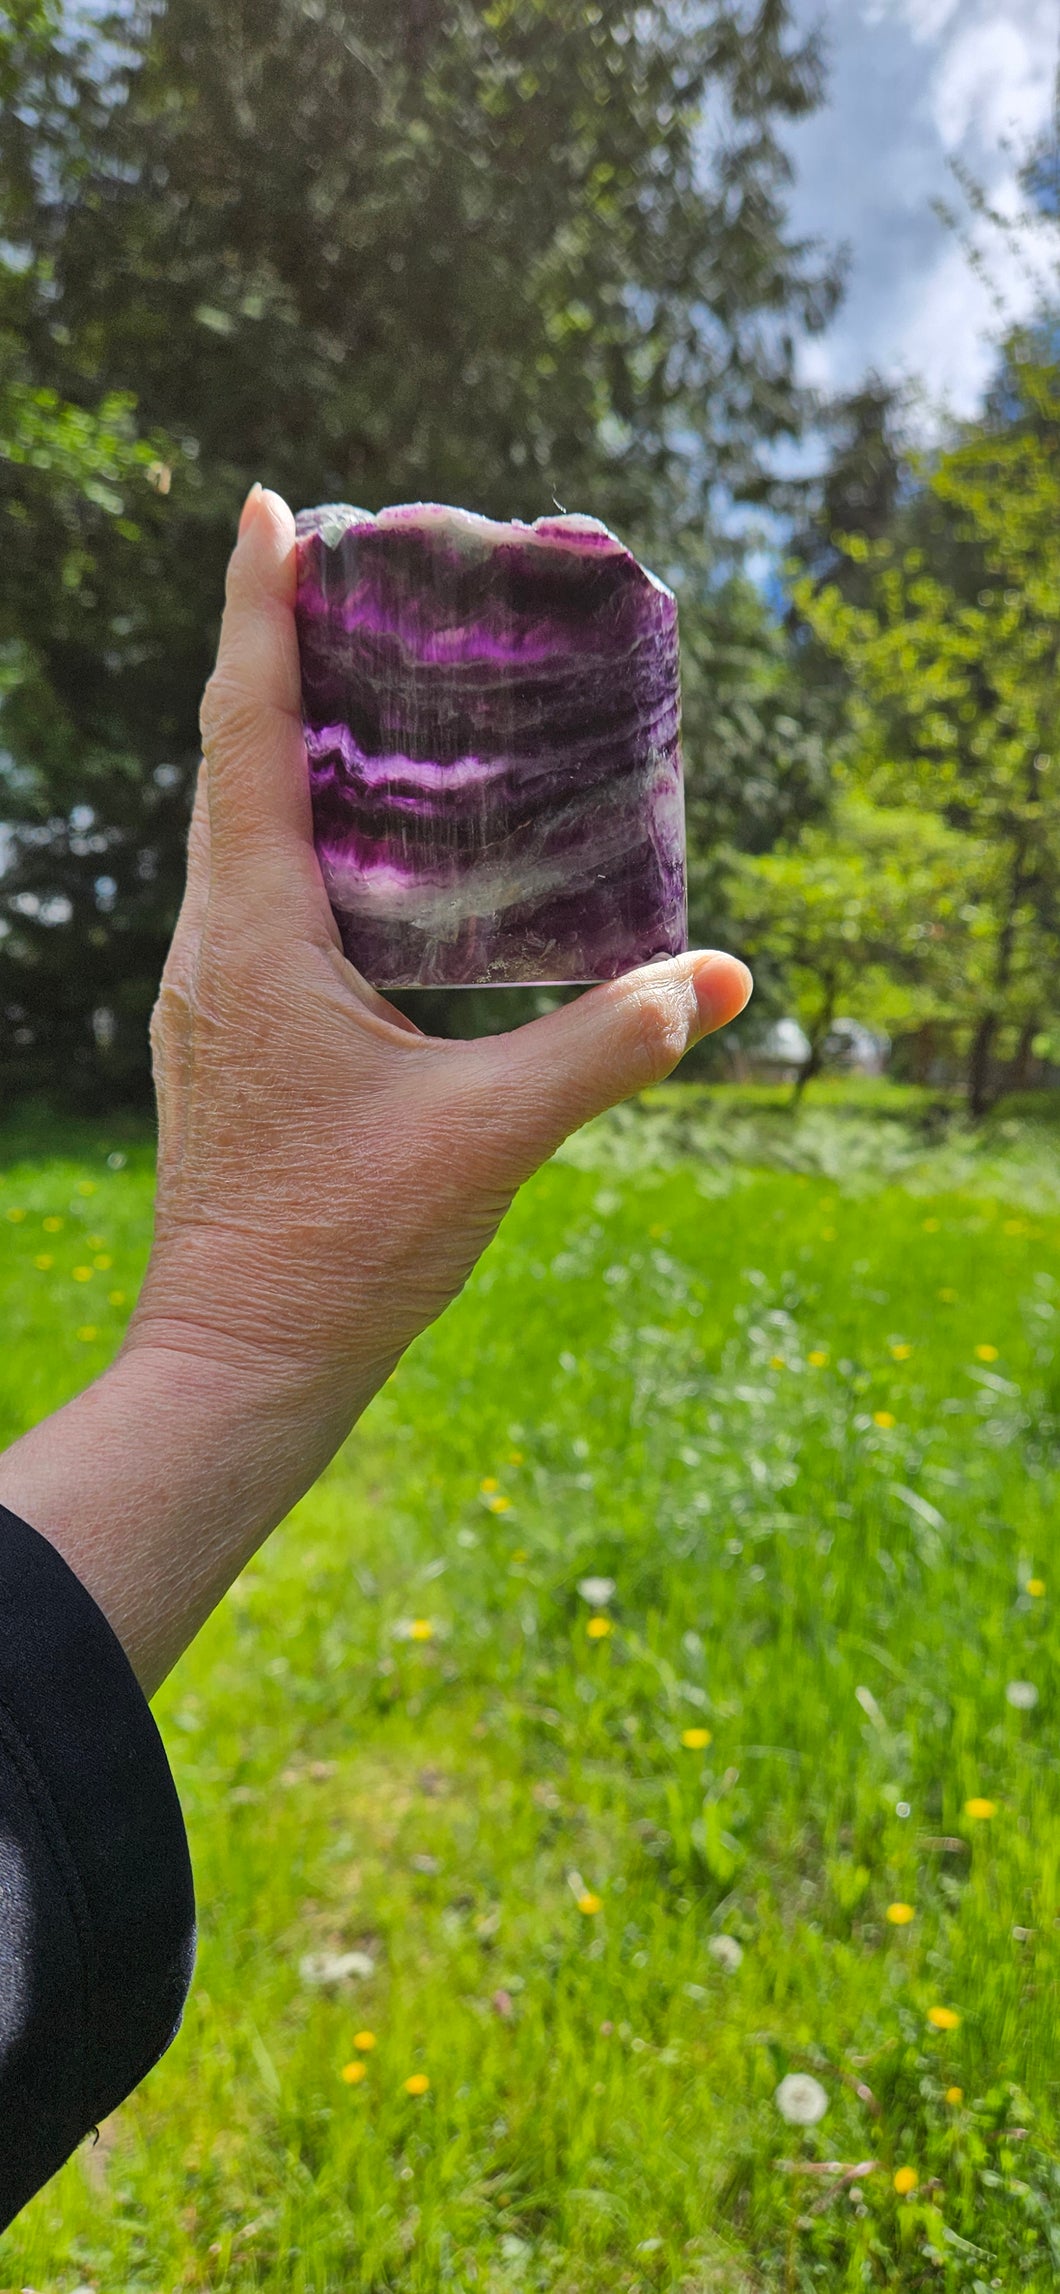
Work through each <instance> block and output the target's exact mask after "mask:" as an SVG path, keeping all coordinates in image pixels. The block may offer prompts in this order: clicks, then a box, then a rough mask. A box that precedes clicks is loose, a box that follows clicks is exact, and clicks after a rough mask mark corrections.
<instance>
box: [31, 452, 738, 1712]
mask: <svg viewBox="0 0 1060 2294" xmlns="http://www.w3.org/2000/svg"><path fill="white" fill-rule="evenodd" d="M294 595H295V539H294V520H293V518H292V515H291V512H290V510H289V509H288V508H287V506H286V504H285V503H284V502H283V501H281V499H280V498H279V496H278V495H276V494H272V493H262V492H261V491H260V490H257V489H256V490H255V492H254V493H253V494H252V495H251V496H250V497H249V498H248V501H247V504H246V507H245V509H244V513H243V518H242V521H241V526H240V536H239V540H238V543H237V546H236V549H235V551H234V553H233V556H232V559H231V562H230V565H229V569H228V580H227V597H226V605H225V612H224V619H223V623H222V629H221V639H220V647H219V651H218V657H217V666H216V668H215V670H214V673H213V675H212V677H211V678H210V681H209V684H208V686H207V689H206V693H205V697H204V700H203V707H202V720H201V722H202V740H203V753H204V760H205V761H204V764H203V768H202V771H201V774H200V780H199V788H198V793H197V797H196V803H195V810H194V816H193V821H192V829H191V838H190V848H189V866H188V882H187V891H186V895H185V900H184V905H183V907H182V910H181V914H180V919H179V922H178V925H177V930H176V934H175V937H174V940H173V945H172V948H171V950H170V954H169V958H168V961H167V963H166V967H165V972H164V975H163V980H162V986H161V992H160V995H159V999H158V1004H157V1007H156V1011H155V1015H154V1019H153V1022H152V1045H153V1052H154V1066H155V1081H156V1089H157V1094H158V1105H159V1130H160V1138H159V1168H158V1195H157V1207H156V1226H155V1242H154V1248H153V1251H152V1254H151V1261H150V1265H149V1267H148V1270H147V1275H146V1278H145V1281H144V1285H143V1290H142V1293H141V1297H140V1301H139V1304H138V1306H137V1309H136V1313H135V1315H134V1317H133V1320H132V1323H131V1325H130V1330H129V1333H128V1338H127V1341H126V1348H125V1351H124V1355H123V1357H122V1358H121V1361H120V1362H119V1364H118V1365H116V1366H115V1372H113V1373H110V1374H108V1375H111V1376H114V1375H116V1374H117V1372H118V1371H119V1370H121V1369H122V1365H123V1364H124V1368H125V1377H126V1380H127V1381H131V1385H128V1384H127V1388H126V1391H127V1392H128V1393H129V1394H130V1395H133V1394H136V1393H139V1394H140V1395H141V1397H143V1399H144V1401H146V1397H147V1396H148V1395H149V1394H150V1393H151V1391H152V1381H156V1382H160V1385H161V1387H163V1388H165V1390H166V1391H167V1392H171V1391H172V1389H173V1384H174V1381H175V1382H176V1385H177V1387H178V1388H183V1389H185V1390H186V1391H187V1392H188V1395H189V1399H190V1401H191V1404H192V1414H193V1417H194V1419H195V1422H194V1423H193V1424H191V1425H190V1426H189V1428H188V1435H187V1439H188V1440H189V1441H190V1442H191V1443H192V1444H193V1445H194V1447H195V1451H196V1470H195V1474H194V1475H193V1479H194V1480H195V1483H196V1488H197V1490H198V1500H197V1503H198V1506H199V1509H200V1510H199V1512H198V1522H197V1528H196V1530H195V1531H194V1532H192V1531H191V1530H190V1529H187V1528H186V1531H185V1536H184V1541H183V1543H182V1545H181V1549H180V1560H179V1569H178V1580H179V1581H178V1583H177V1585H176V1586H174V1585H173V1584H172V1583H169V1585H168V1587H167V1585H165V1584H163V1585H162V1586H161V1587H156V1591H155V1594H154V1596H153V1597H152V1598H150V1599H149V1598H146V1597H145V1594H144V1592H143V1590H142V1589H141V1590H140V1591H139V1592H138V1593H136V1594H135V1597H134V1596H133V1588H132V1587H131V1586H130V1584H129V1582H128V1575H127V1572H125V1574H124V1576H123V1583H122V1587H120V1588H119V1589H118V1591H117V1593H115V1591H114V1590H113V1588H112V1587H111V1585H110V1581H109V1580H106V1579H105V1582H106V1587H107V1590H108V1591H109V1592H110V1608H111V1614H112V1620H114V1619H115V1618H116V1616H120V1617H121V1619H122V1620H123V1622H124V1633H125V1636H128V1635H129V1633H130V1632H131V1633H132V1636H133V1639H134V1640H135V1642H136V1645H137V1649H138V1651H139V1652H141V1654H142V1652H143V1648H144V1644H145V1642H146V1644H148V1645H149V1652H150V1653H149V1655H148V1656H147V1658H146V1659H145V1660H144V1661H145V1664H146V1670H147V1671H148V1672H150V1673H151V1674H152V1676H153V1675H154V1673H155V1672H157V1669H158V1666H159V1664H161V1665H162V1668H163V1669H165V1665H166V1664H168V1663H169V1662H171V1661H172V1658H173V1656H174V1655H175V1654H176V1653H177V1651H178V1650H179V1648H180V1647H182V1646H183V1645H184V1643H185V1642H186V1640H187V1639H188V1638H190V1635H191V1633H192V1632H193V1631H194V1630H195V1628H196V1626H197V1624H198V1623H199V1622H200V1621H201V1618H202V1617H203V1616H204V1615H205V1614H207V1612H208V1610H209V1608H211V1607H212V1606H213V1604H214V1602H215V1601H216V1600H217V1599H219V1598H220V1595H221V1593H222V1592H223V1591H224V1590H225V1587H226V1586H227V1585H228V1584H229V1583H230V1582H231V1579H232V1577H233V1576H234V1575H235V1574H236V1573H237V1571H238V1569H239V1568H240V1567H241V1566H242V1563H243V1561H244V1560H245V1559H246V1558H247V1555H248V1554H249V1553H250V1552H251V1551H253V1549H254V1547H255V1545H256V1544H257V1543H259V1542H260V1539H261V1537H262V1536H264V1535H265V1534H266V1533H267V1531H268V1529H269V1528H271V1527H272V1526H273V1525H274V1524H275V1522H276V1521H277V1520H278V1519H280V1518H281V1516H282V1514H283V1513H285V1512H286V1511H288V1510H289V1508H290V1506H291V1505H292V1504H293V1503H294V1501H295V1499H296V1498H297V1497H298V1496H299V1495H301V1494H302V1492H303V1490H304V1489H306V1488H307V1487H308V1486H309V1484H310V1482H311V1481H312V1480H314V1479H315V1477H316V1475H317V1474H318V1473H319V1472H320V1471H321V1469H322V1467H323V1465H324V1464H325V1463H326V1461H327V1458H328V1457H329V1456H330V1455H332V1454H333V1452H334V1450H335V1449H336V1448H337V1447H338V1444H339V1443H340V1442H341V1441H342V1440H343V1439H344V1437H345V1435H346V1434H347V1433H348V1431H349V1429H350V1426H351V1425H352V1424H353V1422H354V1420H355V1418H356V1417H357V1416H358V1415H359V1413H360V1411H361V1410H363V1409H364V1407H365V1405H366V1404H367V1402H368V1401H369V1400H370V1399H371V1396H372V1395H373V1393H375V1392H376V1390H377V1389H378V1387H379V1386H380V1384H381V1383H382V1381H383V1380H384V1379H385V1378H386V1377H387V1375H388V1374H389V1372H390V1371H391V1369H392V1368H393V1366H394V1364H395V1363H396V1362H397V1360H398V1358H399V1356H400V1355H401V1353H402V1351H403V1350H404V1348H405V1347H406V1346H407V1345H408V1344H409V1342H410V1340H411V1339H413V1338H414V1337H415V1336H416V1335H417V1333H418V1332H419V1331H421V1330H422V1329H424V1327H425V1326H426V1325H427V1324H428V1323H429V1322H431V1321H432V1320H433V1319H434V1318H435V1316H436V1315H438V1314H440V1313H441V1312H442V1310H443V1308H444V1307H445V1306H446V1305H447V1304H448V1302H449V1300H450V1299H452V1298H453V1297H454V1296H455V1295H456V1293H457V1292H458V1291H459V1290H460V1288H461V1286H462V1284H463V1283H464V1282H465V1281H466V1279H467V1276H468V1274H469V1272H470V1270H471V1268H472V1267H473V1266H474V1264H475V1261H476V1260H477V1258H478V1257H479V1255H480V1253H481V1252H482V1250H483V1249H484V1248H485V1246H486V1244H487V1243H488V1242H489V1240H490V1238H491V1236H492V1235H493V1234H494V1233H495V1232H496V1229H497V1227H498V1225H499V1223H500V1220H501V1218H502V1217H503V1215H504V1212H505V1210H506V1209H507V1206H508V1204H509V1203H510V1202H511V1199H512V1196H513V1195H514V1193H515V1192H516V1189H517V1188H518V1187H519V1185H520V1184H521V1182H522V1181H523V1180H524V1179H526V1178H527V1177H529V1175H530V1173H531V1172H533V1171H534V1170H535V1169H536V1168H537V1167H538V1165H539V1164H540V1163H541V1162H543V1161H544V1160H545V1158H546V1157H547V1156H549V1155H550V1154H551V1153H552V1152H553V1151H554V1149H555V1148H556V1147H557V1146H558V1145H559V1144H560V1142H561V1141H562V1140H563V1139H564V1138H565V1137H566V1136H567V1134H568V1133H569V1132H571V1131H573V1130H574V1129H575V1128H576V1127H577V1126H578V1125H579V1124H582V1123H584V1122H585V1121H586V1120H587V1119H588V1118H589V1117H590V1116H593V1115H595V1114H597V1113H599V1112H600V1111H601V1110H602V1109H604V1108H605V1107H609V1106H611V1105H613V1104H614V1103H615V1102H616V1101H618V1100H621V1099H624V1098H626V1097H628V1096H629V1095H630V1094H631V1093H633V1092H636V1091H639V1090H641V1089H642V1088H643V1087H644V1086H645V1085H647V1084H651V1083H656V1082H658V1081H660V1079H661V1078H662V1077H663V1076H665V1075H667V1074H668V1073H669V1072H670V1070H671V1069H672V1068H673V1067H674V1066H675V1064H676V1062H677V1061H678V1060H679V1059H680V1057H681V1055H682V1053H683V1052H685V1051H686V1050H687V1049H688V1047H689V1045H690V1044H692V1043H695V1042H696V1041H697V1040H698V1038H699V1037H700V1036H702V1035H705V1034H707V1033H709V1032H710V1030H711V1029H713V1028H717V1027H720V1026H722V1025H724V1023H725V1022H726V1021H727V1020H730V1019H732V1018H734V1017H735V1015H736V1014H737V1013H738V1012H739V1011H740V1010H742V1008H743V1006H744V1004H745V1003H746V1001H747V997H748V995H749V994H750V988H751V982H750V975H749V973H748V972H747V970H746V968H745V966H744V965H742V964H740V963H738V962H737V961H736V960H735V959H734V958H733V957H731V956H725V955H717V954H710V953H700V954H690V955H686V956H679V957H675V958H673V959H671V960H669V961H667V962H665V963H660V964H652V965H650V966H647V967H645V968H643V969H641V970H639V971H636V972H632V973H629V974H627V975H626V976H625V977H624V978H622V979H619V980H614V981H611V982H609V983H608V984H607V985H605V986H602V987H597V988H593V989H591V990H590V991H589V992H588V993H587V994H585V995H584V996H582V997H580V998H579V999H578V1000H577V1001H576V1002H574V1003H572V1004H568V1005H565V1006H563V1007H561V1008H559V1009H557V1010H555V1011H553V1012H551V1013H549V1014H547V1015H546V1016H545V1017H543V1018H541V1019H538V1020H535V1021H533V1022H532V1023H531V1024H530V1025H528V1026H526V1027H523V1028H519V1029H516V1030H515V1031H514V1032H512V1033H510V1034H506V1035H496V1036H488V1037H484V1038H482V1039H480V1040H478V1041H474V1042H445V1041H441V1040H439V1039H436V1038H432V1037H429V1036H424V1035H422V1034H421V1033H420V1031H419V1030H418V1029H417V1028H416V1027H415V1025H414V1023H413V1022H412V1021H411V1020H409V1019H407V1018H405V1017H404V1016H403V1015H402V1014H401V1013H399V1012H397V1011H395V1010H394V1008H393V1007H392V1006H391V1005H390V1004H388V1003H387V1002H385V1000H384V999H383V997H382V996H380V995H378V994H377V993H376V992H375V990H374V989H372V988H371V987H369V986H368V984H367V983H366V982H365V981H364V980H362V979H361V977H360V976H359V974H358V973H357V972H356V971H355V970H354V969H353V968H352V966H351V965H350V964H349V963H348V962H347V961H346V959H345V957H344V956H343V953H342V949H341V945H340V942H339V936H338V932H337V930H336V927H335V923H334V920H333V917H332V914H331V910H330V907H329V904H328V900H327V896H326V893H325V890H324V885H323V881H322V878H321V875H320V871H319V868H318V865H317V861H316V855H315V852H314V848H313V837H312V820H311V812H310V799H309V784H308V775H307V771H306V764H305V752H304V744H303V737H302V728H301V714H300V678H299V662H298V645H297V636H296V630H295V621H294ZM196 1393H199V1394H204V1393H206V1394H209V1396H210V1397H211V1399H210V1404H209V1411H210V1413H211V1414H212V1418H213V1424H212V1426H210V1425H205V1424H204V1423H203V1420H202V1417H201V1414H200V1413H201V1403H199V1404H196V1403H195V1400H194V1397H195V1395H196ZM226 1397H227V1398H228V1400H227V1406H226ZM141 1406H143V1403H142V1405H141ZM147 1406H148V1407H149V1405H147ZM248 1437H249V1446H248ZM31 1439H32V1437H31ZM136 1439H137V1441H139V1442H140V1443H141V1444H142V1443H143V1442H144V1441H150V1439H151V1430H150V1428H149V1427H148V1426H147V1425H146V1424H145V1425H144V1426H143V1427H142V1428H141V1430H140V1431H139V1433H138V1434H137V1436H136ZM211 1443H212V1444H213V1445H214V1446H215V1448H219V1450H220V1452H221V1453H223V1454H220V1455H218V1456H216V1457H215V1458H214V1459H213V1462H212V1465H211V1464H210V1461H209V1458H208V1457H206V1458H205V1459H204V1455H203V1452H204V1446H205V1449H206V1451H208V1450H209V1446H210V1444H211ZM22 1446H24V1445H20V1447H22ZM11 1455H13V1456H14V1455H17V1453H11ZM263 1469H264V1470H263ZM5 1488H6V1484H5V1481H4V1477H3V1474H2V1473H0V1497H2V1496H3V1495H4V1492H5ZM7 1502H8V1503H10V1504H15V1503H16V1500H15V1499H14V1498H10V1497H9V1498H8V1499H7ZM172 1502H173V1501H172V1500H171V1501H170V1503H171V1504H172ZM204 1505H205V1507H206V1509H207V1511H206V1515H205V1525H204V1515H203V1512H202V1510H201V1509H202V1507H203V1506H204ZM25 1510H26V1513H27V1518H28V1519H29V1520H31V1521H35V1519H36V1516H35V1514H34V1512H33V1511H32V1510H30V1507H29V1505H28V1504H27V1506H26V1508H25ZM53 1510H54V1509H53ZM176 1510H177V1511H178V1512H179V1513H181V1514H182V1516H183V1515H186V1514H187V1513H188V1511H189V1507H188V1504H187V1503H185V1504H184V1505H183V1507H181V1506H180V1505H179V1504H178V1505H177V1509H176ZM36 1525H37V1526H38V1527H46V1526H47V1525H46V1523H44V1522H41V1521H38V1522H37V1524H36ZM189 1537H194V1538H196V1539H197V1543H195V1544H194V1545H189V1543H188V1538H189ZM57 1542H59V1540H57ZM80 1550H81V1549H80V1548H79V1551H80ZM169 1551H170V1548H169V1545H168V1544H166V1542H165V1540H163V1557H164V1555H165V1554H168V1553H169ZM75 1566H81V1564H79V1563H78V1562H75ZM82 1574H84V1569H83V1567H82ZM161 1574H162V1576H163V1577H164V1578H169V1579H172V1575H173V1569H172V1564H171V1563H170V1565H168V1566H167V1567H166V1568H165V1569H163V1571H162V1573H161ZM104 1578H105V1573H104ZM99 1597H100V1595H99V1594H98V1593H97V1598H99ZM130 1601H131V1604H132V1610H133V1618H132V1621H131V1622H130V1618H129V1606H130ZM103 1605H104V1606H105V1607H106V1606H107V1605H108V1604H107V1601H106V1600H104V1603H103ZM118 1629H119V1630H120V1631H121V1630H122V1629H123V1627H122V1625H120V1624H119V1626H118ZM128 1645H129V1643H128V1638H127V1646H128Z"/></svg>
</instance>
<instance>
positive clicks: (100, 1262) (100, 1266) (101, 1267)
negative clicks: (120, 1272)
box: [92, 1251, 114, 1274]
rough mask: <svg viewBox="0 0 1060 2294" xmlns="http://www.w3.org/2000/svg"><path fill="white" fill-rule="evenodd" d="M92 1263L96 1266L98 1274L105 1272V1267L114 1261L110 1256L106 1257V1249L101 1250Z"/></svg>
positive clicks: (111, 1264) (110, 1265)
mask: <svg viewBox="0 0 1060 2294" xmlns="http://www.w3.org/2000/svg"><path fill="white" fill-rule="evenodd" d="M92 1264H93V1266H94V1267H95V1268H96V1271H97V1273H98V1274H106V1272H107V1268H108V1267H112V1266H113V1264H114V1261H113V1259H112V1258H110V1257H108V1254H107V1252H106V1251H101V1252H100V1254H99V1257H98V1258H94V1259H93V1261H92Z"/></svg>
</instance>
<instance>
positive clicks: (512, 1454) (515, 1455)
mask: <svg viewBox="0 0 1060 2294" xmlns="http://www.w3.org/2000/svg"><path fill="white" fill-rule="evenodd" d="M522 1463H523V1452H522V1450H509V1452H508V1464H509V1465H510V1466H521V1465H522Z"/></svg>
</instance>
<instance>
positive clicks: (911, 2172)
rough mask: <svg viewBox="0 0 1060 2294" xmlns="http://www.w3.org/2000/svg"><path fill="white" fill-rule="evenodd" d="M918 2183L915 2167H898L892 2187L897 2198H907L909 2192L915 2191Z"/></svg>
mask: <svg viewBox="0 0 1060 2294" xmlns="http://www.w3.org/2000/svg"><path fill="white" fill-rule="evenodd" d="M918 2181H919V2176H918V2175H917V2171H916V2168H915V2167H899V2168H898V2169H897V2171H896V2173H895V2177H894V2187H895V2190H896V2191H897V2193H898V2196H899V2198H908V2197H909V2193H910V2191H914V2190H915V2189H916V2186H917V2182H918Z"/></svg>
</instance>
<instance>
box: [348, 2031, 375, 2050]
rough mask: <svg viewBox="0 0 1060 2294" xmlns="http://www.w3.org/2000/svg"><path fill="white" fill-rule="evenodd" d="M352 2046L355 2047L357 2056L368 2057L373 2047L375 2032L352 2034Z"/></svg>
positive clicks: (356, 2032)
mask: <svg viewBox="0 0 1060 2294" xmlns="http://www.w3.org/2000/svg"><path fill="white" fill-rule="evenodd" d="M353 2044H354V2046H355V2047H356V2049H357V2052H358V2054H359V2055H370V2054H371V2052H372V2049H373V2047H374V2046H375V2032H374V2031H355V2032H354V2034H353Z"/></svg>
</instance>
